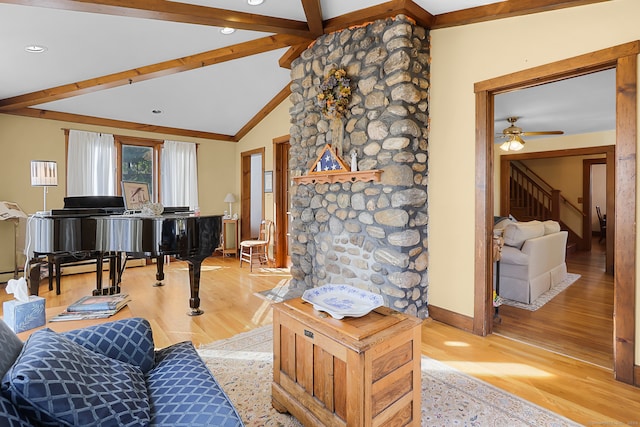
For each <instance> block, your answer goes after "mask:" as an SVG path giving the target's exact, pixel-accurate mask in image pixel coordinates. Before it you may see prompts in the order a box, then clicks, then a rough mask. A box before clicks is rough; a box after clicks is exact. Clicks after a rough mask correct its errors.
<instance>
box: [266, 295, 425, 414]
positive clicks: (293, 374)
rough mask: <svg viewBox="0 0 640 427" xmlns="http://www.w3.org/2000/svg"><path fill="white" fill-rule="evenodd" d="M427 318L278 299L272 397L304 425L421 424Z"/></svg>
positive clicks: (386, 311)
mask: <svg viewBox="0 0 640 427" xmlns="http://www.w3.org/2000/svg"><path fill="white" fill-rule="evenodd" d="M421 323H422V320H420V319H418V318H417V317H413V316H409V315H406V314H403V313H399V312H397V311H394V310H391V309H389V308H386V307H380V308H377V309H375V310H373V311H372V312H370V313H369V314H367V315H365V316H363V317H345V318H344V319H342V320H337V319H334V318H332V317H331V316H329V315H327V314H326V313H322V312H319V311H316V310H314V309H313V305H311V304H309V303H306V302H304V301H302V299H301V298H295V299H292V300H288V301H284V302H281V303H278V304H274V305H273V355H274V359H273V383H272V386H271V402H272V404H273V407H274V408H275V409H276V410H278V411H279V412H289V413H291V414H292V415H294V416H295V417H296V418H297V419H298V421H300V422H301V423H302V424H304V425H305V426H319V425H332V426H338V425H341V426H344V425H346V426H375V425H383V424H384V425H386V423H388V422H390V421H393V424H394V425H403V426H420V406H421V385H420V382H421V371H420V360H421V352H420V345H421V327H420V325H421Z"/></svg>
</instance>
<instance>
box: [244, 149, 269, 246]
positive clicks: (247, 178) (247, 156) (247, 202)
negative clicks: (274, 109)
mask: <svg viewBox="0 0 640 427" xmlns="http://www.w3.org/2000/svg"><path fill="white" fill-rule="evenodd" d="M264 152H265V149H264V147H261V148H256V149H255V150H249V151H243V152H242V153H240V241H243V240H249V239H251V238H252V237H255V236H251V202H252V200H251V156H253V155H254V154H261V155H262V171H261V174H262V175H261V179H262V176H264ZM263 190H264V189H263ZM261 194H262V200H261V204H262V217H263V218H264V191H262V192H261Z"/></svg>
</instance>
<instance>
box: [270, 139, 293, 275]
mask: <svg viewBox="0 0 640 427" xmlns="http://www.w3.org/2000/svg"><path fill="white" fill-rule="evenodd" d="M290 147H291V145H290V144H289V135H285V136H281V137H279V138H275V139H274V140H273V156H274V167H275V178H274V179H275V183H274V190H275V197H274V200H275V215H274V216H275V223H276V228H275V230H276V231H275V236H274V259H275V266H276V267H279V268H283V267H290V266H291V254H290V251H289V248H290V246H291V245H290V241H289V239H290V238H291V223H290V219H291V218H290V215H291V211H290V209H289V206H290V205H291V194H290V191H289V190H290V188H291V176H290V173H289V148H290Z"/></svg>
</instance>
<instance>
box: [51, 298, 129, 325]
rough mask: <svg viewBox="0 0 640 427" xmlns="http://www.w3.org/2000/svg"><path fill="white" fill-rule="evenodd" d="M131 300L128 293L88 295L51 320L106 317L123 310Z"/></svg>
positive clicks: (62, 320)
mask: <svg viewBox="0 0 640 427" xmlns="http://www.w3.org/2000/svg"><path fill="white" fill-rule="evenodd" d="M129 301H131V299H130V298H129V295H128V294H115V295H98V296H86V297H82V298H80V299H79V300H78V301H76V302H74V303H73V304H71V305H70V306H69V307H67V309H66V311H63V312H62V313H60V314H58V315H56V316H54V317H53V318H51V319H50V320H49V321H50V322H64V321H67V320H86V319H105V318H107V317H111V316H113V315H114V314H116V313H117V312H119V311H120V310H122V309H123V308H124V307H125V306H126V305H127V304H128V303H129Z"/></svg>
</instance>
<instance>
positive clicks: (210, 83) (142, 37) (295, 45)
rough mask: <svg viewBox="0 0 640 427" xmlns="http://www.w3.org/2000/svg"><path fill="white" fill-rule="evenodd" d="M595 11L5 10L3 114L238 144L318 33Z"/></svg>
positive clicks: (139, 1) (207, 1) (156, 2)
mask: <svg viewBox="0 0 640 427" xmlns="http://www.w3.org/2000/svg"><path fill="white" fill-rule="evenodd" d="M598 1H603V0H571V1H569V0H564V1H562V0H504V1H495V0H413V1H412V0H391V1H387V2H381V1H374V0H264V2H263V3H262V4H260V5H257V6H252V5H249V4H248V3H247V0H183V1H181V2H178V1H164V0H127V1H123V0H102V1H85V0H0V56H1V58H2V61H1V62H0V63H1V64H2V65H0V113H6V114H16V115H23V116H30V117H43V118H49V119H53V120H64V121H70V122H76V123H85V124H94V125H103V126H113V127H118V128H123V129H135V130H144V131H155V132H161V133H166V134H170V135H177V136H189V137H202V138H210V139H218V140H224V141H238V140H239V139H240V138H242V137H243V136H244V135H245V134H246V133H247V132H248V131H249V130H250V129H251V128H252V127H253V126H255V124H256V123H257V122H259V121H260V120H261V119H262V118H264V117H265V116H266V114H268V113H269V111H271V110H272V109H273V108H274V107H275V106H277V105H279V104H280V103H281V102H282V101H283V100H284V99H285V98H286V97H287V96H288V95H289V89H288V85H289V74H290V70H289V69H288V68H289V67H290V65H291V62H292V61H293V60H294V59H295V58H296V57H297V56H298V55H299V54H300V53H301V52H302V51H303V50H304V49H305V48H306V47H307V46H308V45H309V44H310V43H311V42H312V41H313V40H315V39H316V38H317V37H318V36H320V35H322V34H326V33H330V32H333V31H337V30H340V29H342V28H346V27H348V26H351V25H358V24H362V23H365V22H370V21H373V20H375V19H380V18H386V17H390V16H395V15H397V14H405V15H408V16H410V17H412V18H413V19H414V20H416V22H417V23H418V24H419V25H422V26H425V27H427V28H432V29H433V28H443V27H448V26H456V25H465V24H469V23H474V22H481V21H486V20H491V19H501V18H505V17H510V16H514V15H522V14H528V13H537V12H543V11H547V10H552V9H558V8H564V7H572V6H578V5H584V4H586V3H596V2H598ZM224 27H229V28H233V29H235V32H233V33H232V34H229V35H225V34H223V33H222V32H221V29H222V28H224ZM29 46H40V47H42V48H43V49H44V51H43V52H40V53H30V52H27V51H26V48H27V47H29Z"/></svg>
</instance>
